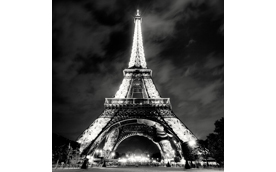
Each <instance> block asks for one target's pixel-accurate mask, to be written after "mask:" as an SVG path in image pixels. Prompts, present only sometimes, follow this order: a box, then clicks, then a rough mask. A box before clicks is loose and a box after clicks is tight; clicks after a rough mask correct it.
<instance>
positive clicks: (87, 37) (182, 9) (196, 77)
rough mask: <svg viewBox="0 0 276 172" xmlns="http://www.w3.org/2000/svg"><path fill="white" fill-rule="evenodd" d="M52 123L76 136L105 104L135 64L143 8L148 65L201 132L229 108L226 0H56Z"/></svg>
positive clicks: (174, 104) (175, 108) (166, 95)
mask: <svg viewBox="0 0 276 172" xmlns="http://www.w3.org/2000/svg"><path fill="white" fill-rule="evenodd" d="M52 8H53V9H52V10H53V32H52V33H53V60H52V65H53V66H52V69H53V106H52V107H53V114H52V131H53V132H54V133H57V134H60V135H62V136H64V137H67V138H69V139H72V140H76V139H77V138H78V136H79V135H80V134H81V133H82V132H83V131H84V130H85V129H86V128H87V127H88V126H89V125H90V124H91V123H92V122H93V121H94V120H95V119H96V118H97V117H98V116H99V115H100V114H101V113H102V112H103V109H104V107H103V104H104V98H112V97H113V96H114V95H115V93H116V91H117V90H118V89H119V86H120V84H121V82H122V79H123V73H122V71H123V69H125V68H127V67H128V62H129V59H130V53H131V46H132V38H133V32H134V23H133V16H134V15H135V13H136V9H137V8H139V10H140V14H141V16H142V18H143V19H142V34H143V41H144V50H145V57H146V62H147V67H148V68H149V69H152V70H153V80H154V82H155V84H156V87H157V89H158V91H159V93H160V95H161V97H163V98H170V99H171V103H172V107H173V111H174V113H175V114H176V115H177V116H178V117H179V118H180V119H181V120H182V121H183V122H184V123H185V124H186V125H187V126H188V128H189V129H191V130H192V132H193V133H194V134H195V135H196V136H197V137H198V138H199V139H205V138H206V136H207V135H208V134H209V133H211V132H213V130H214V122H215V121H216V120H218V119H220V118H221V117H223V116H224V2H223V1H222V0H212V1H207V0H146V1H142V0H140V1H138V0H105V1H104V0H93V1H92V0H83V1H81V0H79V1H77V0H76V1H68V0H66V1H65V0H60V1H58V0H54V1H53V7H52Z"/></svg>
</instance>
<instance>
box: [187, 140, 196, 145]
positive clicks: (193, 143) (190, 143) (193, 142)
mask: <svg viewBox="0 0 276 172" xmlns="http://www.w3.org/2000/svg"><path fill="white" fill-rule="evenodd" d="M188 144H189V145H190V146H195V145H196V141H195V140H191V141H189V142H188Z"/></svg>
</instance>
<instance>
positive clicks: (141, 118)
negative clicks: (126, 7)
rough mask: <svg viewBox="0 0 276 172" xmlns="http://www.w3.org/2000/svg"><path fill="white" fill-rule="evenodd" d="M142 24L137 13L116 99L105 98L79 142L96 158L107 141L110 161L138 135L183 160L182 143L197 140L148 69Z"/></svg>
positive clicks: (165, 154)
mask: <svg viewBox="0 0 276 172" xmlns="http://www.w3.org/2000/svg"><path fill="white" fill-rule="evenodd" d="M141 22H142V18H141V16H140V14H139V10H137V14H136V16H135V17H134V23H135V29H134V37H133V45H132V52H131V57H130V62H129V66H128V68H127V69H125V70H124V71H123V74H124V79H123V81H122V84H121V85H120V87H119V90H118V91H117V92H116V94H115V96H114V98H106V99H105V103H104V111H103V113H102V114H101V115H100V116H99V117H98V118H97V119H96V120H95V121H94V122H93V123H92V124H91V125H90V126H89V127H88V128H87V129H86V130H85V131H84V132H83V133H82V134H81V136H80V137H79V138H78V139H77V142H78V143H80V145H81V148H80V151H81V153H82V154H83V155H91V154H92V155H93V154H94V152H95V150H96V148H97V147H98V146H99V144H100V143H101V142H102V141H103V140H104V139H105V144H104V147H103V149H104V152H106V154H105V155H104V156H105V157H106V158H108V157H109V153H110V152H111V151H115V150H116V149H117V147H118V145H119V144H120V143H121V142H122V141H123V140H124V139H126V138H128V137H131V136H136V135H138V136H144V137H147V138H148V139H150V140H152V141H153V142H154V143H155V144H156V145H157V146H158V148H159V150H160V153H161V155H162V157H163V158H164V159H171V158H173V157H174V156H175V155H179V156H181V157H182V150H181V143H184V142H188V141H191V140H196V137H195V136H194V134H193V133H192V132H191V131H190V130H189V129H188V128H187V127H186V126H185V125H184V123H183V122H181V121H180V120H179V118H178V117H177V116H176V115H175V114H174V113H173V111H172V106H171V103H170V99H169V98H161V96H160V94H159V92H158V90H157V89H156V87H155V85H154V82H153V79H152V70H151V69H147V67H146V66H147V65H146V61H145V55H144V49H143V40H142V31H141ZM174 150H176V151H174Z"/></svg>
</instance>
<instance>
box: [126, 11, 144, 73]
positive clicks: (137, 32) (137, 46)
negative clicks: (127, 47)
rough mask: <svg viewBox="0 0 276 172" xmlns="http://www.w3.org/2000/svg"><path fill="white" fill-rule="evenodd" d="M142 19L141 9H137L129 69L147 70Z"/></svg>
mask: <svg viewBox="0 0 276 172" xmlns="http://www.w3.org/2000/svg"><path fill="white" fill-rule="evenodd" d="M141 22H142V18H141V16H140V12H139V9H137V13H136V16H135V18H134V23H135V28H134V36H133V44H132V50H131V56H130V61H129V64H128V68H143V69H145V68H147V64H146V60H145V54H144V47H143V37H142V30H141Z"/></svg>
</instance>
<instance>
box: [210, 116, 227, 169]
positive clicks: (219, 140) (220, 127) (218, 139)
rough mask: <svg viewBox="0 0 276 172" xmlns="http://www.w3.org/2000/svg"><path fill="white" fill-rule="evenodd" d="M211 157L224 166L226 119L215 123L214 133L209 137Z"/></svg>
mask: <svg viewBox="0 0 276 172" xmlns="http://www.w3.org/2000/svg"><path fill="white" fill-rule="evenodd" d="M206 141H207V144H208V149H209V151H210V154H211V156H212V157H213V158H214V159H215V160H216V161H217V162H218V163H219V164H220V165H221V166H223V164H224V118H221V119H220V120H217V121H216V122H215V130H214V133H211V134H209V135H208V136H207V139H206Z"/></svg>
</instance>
